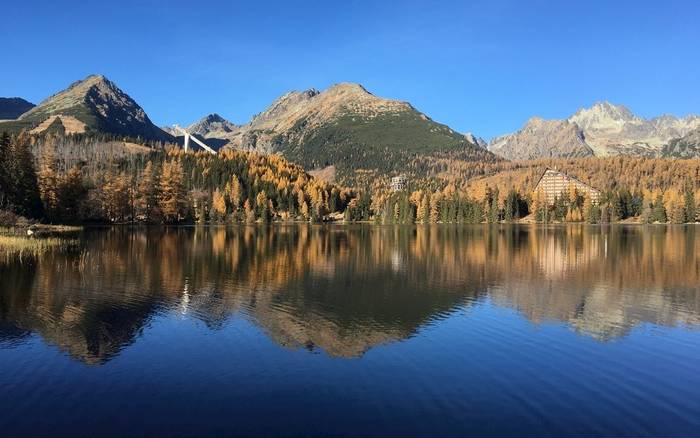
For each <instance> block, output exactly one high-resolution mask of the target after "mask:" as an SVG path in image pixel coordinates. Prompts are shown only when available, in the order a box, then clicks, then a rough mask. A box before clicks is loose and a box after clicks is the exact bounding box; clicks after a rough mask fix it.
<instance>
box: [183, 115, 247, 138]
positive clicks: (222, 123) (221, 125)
mask: <svg viewBox="0 0 700 438" xmlns="http://www.w3.org/2000/svg"><path fill="white" fill-rule="evenodd" d="M237 128H238V126H236V125H235V124H233V123H231V122H229V121H228V120H226V119H224V118H223V117H221V116H220V115H219V114H216V113H213V114H209V115H207V116H205V117H204V118H202V119H201V120H199V121H197V122H195V123H193V124H191V125H190V126H188V127H187V130H188V131H189V132H190V133H191V134H198V135H201V136H203V137H211V136H214V137H221V136H225V135H226V134H227V133H229V132H233V131H234V130H236V129H237Z"/></svg>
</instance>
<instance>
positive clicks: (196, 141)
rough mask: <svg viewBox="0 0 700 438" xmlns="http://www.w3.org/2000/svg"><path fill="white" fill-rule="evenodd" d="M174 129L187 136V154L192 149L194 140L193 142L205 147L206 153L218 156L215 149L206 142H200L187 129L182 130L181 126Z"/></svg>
mask: <svg viewBox="0 0 700 438" xmlns="http://www.w3.org/2000/svg"><path fill="white" fill-rule="evenodd" d="M174 128H175V130H176V131H177V132H179V133H181V134H182V135H184V136H185V152H186V151H188V150H189V149H190V139H192V141H194V142H195V143H197V144H198V145H200V146H201V147H203V148H204V150H205V151H207V152H211V153H212V154H214V155H216V151H215V150H214V149H212V148H210V147H209V146H207V145H205V144H204V142H202V141H200V140H199V139H198V138H197V137H195V136H194V135H192V134H190V133H189V132H187V130H186V129H184V128H181V127H180V125H175V126H174Z"/></svg>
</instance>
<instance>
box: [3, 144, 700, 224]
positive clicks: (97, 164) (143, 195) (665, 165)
mask: <svg viewBox="0 0 700 438" xmlns="http://www.w3.org/2000/svg"><path fill="white" fill-rule="evenodd" d="M79 140H80V141H79V142H78V143H77V145H78V146H77V148H78V149H77V151H78V152H80V153H76V151H72V150H71V149H70V148H68V147H67V146H68V143H66V140H65V139H62V140H60V141H52V139H50V138H48V139H44V140H43V141H42V142H41V144H38V143H37V140H36V138H34V137H31V136H28V135H27V134H20V135H16V136H10V135H8V134H2V136H1V137H0V211H4V212H11V213H12V214H16V215H20V216H25V217H29V218H34V219H38V220H42V221H45V222H50V223H78V222H107V223H124V222H144V223H168V224H175V223H194V222H211V223H244V222H247V223H251V222H270V221H315V222H320V221H324V220H341V219H342V220H345V221H348V222H355V221H374V222H376V223H382V224H413V223H484V222H486V223H497V222H514V221H519V220H522V219H524V218H526V217H529V219H530V220H531V221H535V222H587V223H592V224H599V223H612V222H618V221H625V220H628V219H630V218H635V221H637V222H644V223H654V222H659V223H666V222H670V223H685V222H695V220H696V218H697V214H698V209H697V202H698V197H699V196H700V190H699V188H698V185H699V184H698V177H697V175H698V170H697V169H699V168H700V165H699V164H698V163H697V161H699V160H695V162H692V161H690V160H685V161H683V160H678V161H679V162H678V163H676V162H670V161H668V160H662V161H658V160H650V159H635V158H626V159H621V158H615V159H608V160H605V159H603V160H601V159H597V160H601V161H600V162H597V161H596V162H594V161H591V159H585V160H584V161H581V160H568V161H567V160H563V161H557V163H558V164H560V165H561V164H562V163H564V164H566V163H568V164H566V166H564V167H567V166H568V167H569V168H571V169H573V170H577V172H572V173H573V174H574V175H575V176H578V177H579V178H580V179H583V180H587V179H595V180H599V179H600V178H602V176H604V175H607V176H608V179H609V180H610V181H612V182H610V181H608V183H607V187H606V188H605V189H604V191H603V194H602V196H601V197H600V199H599V200H598V202H593V201H592V200H591V199H589V198H588V197H587V196H586V194H585V193H580V192H579V191H577V189H576V188H575V187H573V186H572V187H569V189H568V190H567V191H565V192H563V193H561V194H560V195H559V196H557V197H556V198H555V200H554V202H553V203H547V202H546V201H545V198H544V195H543V194H542V193H541V192H538V191H536V190H534V187H533V185H534V183H533V181H535V179H534V176H533V175H532V174H533V172H535V171H536V170H537V169H538V168H537V167H536V166H539V165H540V164H543V163H540V162H539V161H538V162H536V163H539V164H537V165H535V164H532V165H530V164H527V163H525V164H523V163H511V164H504V163H496V164H488V163H482V164H480V165H479V167H478V169H479V170H478V172H479V173H480V172H485V171H487V170H488V169H489V166H492V165H494V166H496V165H497V166H502V167H503V169H501V170H500V171H499V172H498V173H496V174H495V175H492V176H489V177H483V178H472V179H467V180H465V181H453V182H449V183H446V184H442V185H440V184H439V183H438V182H436V181H433V180H431V181H430V183H425V184H423V182H424V181H422V180H414V181H412V182H411V184H412V187H411V190H403V191H398V192H393V191H390V190H388V189H387V188H386V185H381V184H375V185H373V186H371V187H366V188H365V189H363V190H357V189H350V188H343V187H340V186H338V185H335V184H331V183H328V182H324V181H321V180H319V179H315V178H313V177H311V176H310V175H308V174H307V173H306V172H305V171H304V169H303V168H301V167H300V166H298V165H296V164H293V163H290V162H288V161H287V160H285V159H284V158H282V157H280V156H278V155H261V154H257V153H254V152H244V151H235V150H223V151H221V152H220V153H219V154H218V155H211V154H208V153H205V152H187V153H186V152H184V151H183V150H181V149H179V148H176V147H161V148H143V150H140V151H138V153H133V152H132V153H123V154H118V155H116V156H105V153H104V151H100V145H112V146H109V147H113V144H114V142H115V141H114V140H112V139H110V140H109V141H108V142H103V143H100V142H99V141H98V140H99V139H98V140H90V139H86V138H81V139H79ZM121 147H123V148H127V147H130V146H128V145H123V146H121ZM32 152H34V155H33V153H32ZM88 153H89V154H92V155H89V154H88ZM39 154H40V155H39ZM95 154H97V155H95ZM37 155H39V156H37ZM107 155H110V154H107ZM577 162H578V163H584V164H585V165H586V166H588V167H589V168H590V167H593V168H594V170H593V171H592V172H591V173H590V175H589V177H588V178H586V175H582V174H581V169H580V168H578V169H575V168H574V164H573V163H577ZM533 166H534V167H533ZM595 169H598V170H595ZM615 171H617V172H620V171H622V172H623V173H624V172H625V171H627V172H628V173H629V172H632V173H633V174H640V175H642V176H640V177H639V178H637V179H633V180H630V178H631V177H630V175H624V176H621V177H619V178H617V180H615V178H614V177H613V176H612V172H615ZM660 171H663V172H668V173H670V174H671V175H673V176H674V179H670V178H668V177H663V178H660V179H659V180H654V179H653V178H654V177H655V176H656V174H657V173H658V172H660ZM591 175H592V176H591ZM682 175H685V177H684V178H681V176H682ZM622 180H625V181H635V182H636V183H635V184H634V185H633V186H632V187H629V186H627V185H624V184H622V183H620V181H622ZM679 180H680V182H679ZM644 181H652V182H651V183H646V184H645V183H644Z"/></svg>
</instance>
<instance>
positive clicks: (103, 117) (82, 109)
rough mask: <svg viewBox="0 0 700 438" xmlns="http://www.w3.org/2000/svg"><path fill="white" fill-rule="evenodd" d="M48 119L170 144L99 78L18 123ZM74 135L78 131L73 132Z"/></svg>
mask: <svg viewBox="0 0 700 438" xmlns="http://www.w3.org/2000/svg"><path fill="white" fill-rule="evenodd" d="M52 117H60V119H61V120H62V121H68V122H69V123H73V124H76V126H77V124H80V125H81V126H83V127H84V128H82V129H90V130H94V131H99V132H106V133H111V134H117V135H124V136H129V137H141V138H144V139H149V140H164V141H166V140H171V139H172V137H170V135H168V134H166V133H165V132H163V131H162V130H161V129H159V128H158V127H156V126H154V125H153V123H151V121H150V120H149V118H148V116H147V115H146V112H145V111H144V110H143V108H141V107H140V106H139V104H137V103H136V101H134V100H133V99H132V98H131V97H130V96H129V95H128V94H126V93H125V92H123V91H122V90H120V89H119V87H117V86H116V85H115V84H114V83H113V82H112V81H110V80H109V79H107V78H106V77H105V76H103V75H90V76H88V77H86V78H85V79H83V80H80V81H76V82H73V83H72V84H71V85H70V86H68V88H66V89H65V90H63V91H61V92H59V93H56V94H54V95H53V96H51V97H49V98H48V99H45V100H44V101H43V102H41V103H40V104H39V105H37V106H36V107H34V108H32V109H31V110H29V111H27V112H26V113H24V114H22V116H21V117H20V119H21V120H25V121H29V122H34V123H39V124H41V123H43V122H45V121H46V120H48V119H50V118H52ZM76 132H78V131H76Z"/></svg>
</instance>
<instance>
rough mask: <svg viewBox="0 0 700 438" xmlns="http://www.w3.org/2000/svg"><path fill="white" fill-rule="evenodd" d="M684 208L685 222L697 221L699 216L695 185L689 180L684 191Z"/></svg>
mask: <svg viewBox="0 0 700 438" xmlns="http://www.w3.org/2000/svg"><path fill="white" fill-rule="evenodd" d="M683 210H684V222H688V223H692V222H695V219H696V217H697V214H698V213H697V207H696V206H695V194H694V193H693V185H692V184H691V183H690V182H687V183H686V185H685V190H684V193H683Z"/></svg>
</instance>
